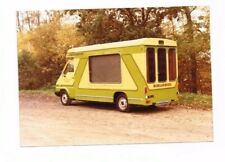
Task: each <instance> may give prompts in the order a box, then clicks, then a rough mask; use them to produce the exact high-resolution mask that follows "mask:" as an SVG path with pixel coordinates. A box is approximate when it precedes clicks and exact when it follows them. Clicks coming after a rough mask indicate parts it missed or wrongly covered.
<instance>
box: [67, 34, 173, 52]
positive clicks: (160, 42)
mask: <svg viewBox="0 0 225 162" xmlns="http://www.w3.org/2000/svg"><path fill="white" fill-rule="evenodd" d="M138 45H153V46H176V45H177V42H176V41H173V40H169V39H162V38H141V39H135V40H128V41H121V42H113V43H104V44H96V45H89V46H83V47H76V48H71V49H69V50H68V52H67V53H68V54H69V53H70V54H71V53H81V52H86V51H95V50H103V49H110V48H122V47H129V46H138Z"/></svg>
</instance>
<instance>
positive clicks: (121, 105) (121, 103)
mask: <svg viewBox="0 0 225 162" xmlns="http://www.w3.org/2000/svg"><path fill="white" fill-rule="evenodd" d="M118 105H119V108H120V109H121V110H126V108H127V99H126V98H124V97H121V98H120V99H119V102H118Z"/></svg>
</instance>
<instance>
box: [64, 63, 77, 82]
mask: <svg viewBox="0 0 225 162" xmlns="http://www.w3.org/2000/svg"><path fill="white" fill-rule="evenodd" d="M78 61H79V59H74V60H70V61H68V63H67V64H66V67H65V68H64V70H63V72H62V76H61V77H62V84H63V85H66V86H72V85H73V83H74V81H75V72H76V69H77V64H78Z"/></svg>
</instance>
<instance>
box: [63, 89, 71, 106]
mask: <svg viewBox="0 0 225 162" xmlns="http://www.w3.org/2000/svg"><path fill="white" fill-rule="evenodd" d="M60 101H61V103H62V104H63V105H70V104H71V100H70V98H69V95H68V93H67V92H66V91H62V92H61V93H60Z"/></svg>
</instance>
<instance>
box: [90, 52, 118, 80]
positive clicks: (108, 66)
mask: <svg viewBox="0 0 225 162" xmlns="http://www.w3.org/2000/svg"><path fill="white" fill-rule="evenodd" d="M120 64H121V63H120V55H119V54H110V55H99V56H90V57H89V75H90V82H93V83H120V82H121V66H120Z"/></svg>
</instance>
